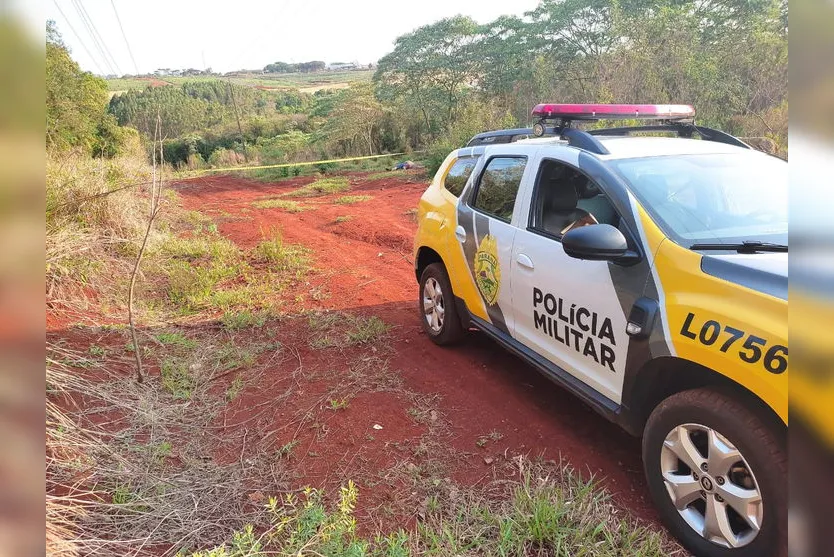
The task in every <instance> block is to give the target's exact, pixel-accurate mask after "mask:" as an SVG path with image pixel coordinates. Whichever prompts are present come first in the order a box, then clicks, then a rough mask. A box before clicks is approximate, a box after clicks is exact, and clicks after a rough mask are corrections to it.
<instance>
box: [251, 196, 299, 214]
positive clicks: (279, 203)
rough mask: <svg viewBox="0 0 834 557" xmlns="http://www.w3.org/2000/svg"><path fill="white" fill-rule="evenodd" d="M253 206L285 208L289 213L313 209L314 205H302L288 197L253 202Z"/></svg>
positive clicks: (259, 207)
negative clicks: (287, 198)
mask: <svg viewBox="0 0 834 557" xmlns="http://www.w3.org/2000/svg"><path fill="white" fill-rule="evenodd" d="M252 206H253V207H256V208H258V209H283V210H285V211H286V212H288V213H301V212H302V211H309V210H311V209H313V207H310V206H307V205H302V204H301V203H299V202H298V201H288V200H286V199H264V200H262V201H255V202H253V203H252Z"/></svg>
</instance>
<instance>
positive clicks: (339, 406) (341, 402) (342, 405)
mask: <svg viewBox="0 0 834 557" xmlns="http://www.w3.org/2000/svg"><path fill="white" fill-rule="evenodd" d="M329 406H330V409H331V410H334V411H335V410H344V409H346V408H347V407H348V406H350V401H349V400H348V399H346V398H333V399H330V404H329Z"/></svg>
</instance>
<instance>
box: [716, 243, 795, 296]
mask: <svg viewBox="0 0 834 557" xmlns="http://www.w3.org/2000/svg"><path fill="white" fill-rule="evenodd" d="M701 270H702V271H703V272H705V273H707V274H708V275H712V276H714V277H718V278H720V279H724V280H726V281H729V282H734V283H736V284H739V285H741V286H745V287H747V288H750V289H752V290H757V291H759V292H763V293H765V294H768V295H770V296H774V297H776V298H781V299H783V300H787V299H788V254H787V253H755V254H743V253H737V254H732V255H705V256H703V258H702V259H701Z"/></svg>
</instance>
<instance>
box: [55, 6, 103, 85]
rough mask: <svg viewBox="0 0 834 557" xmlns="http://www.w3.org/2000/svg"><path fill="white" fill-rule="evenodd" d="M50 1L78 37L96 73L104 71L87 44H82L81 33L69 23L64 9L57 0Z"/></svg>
mask: <svg viewBox="0 0 834 557" xmlns="http://www.w3.org/2000/svg"><path fill="white" fill-rule="evenodd" d="M52 2H53V3H54V4H55V7H56V8H58V11H59V12H60V13H61V17H63V18H64V23H66V24H67V27H69V28H70V31H72V34H73V35H75V38H76V39H78V43H79V44H80V45H81V47H82V48H83V49H84V51H85V52H86V53H87V56H89V57H90V60H92V61H93V64H94V65H95V67H96V69H98V73H100V74H103V73H104V72H103V71H102V70H101V65H99V63H98V60H96V57H95V56H93V53H92V52H90V49H89V48H87V45H86V44H84V41H82V40H81V35H79V34H78V32H77V31H76V30H75V27H73V26H72V23H70V20H69V18H67V14H65V13H64V10H62V9H61V6H60V4H58V1H57V0H52Z"/></svg>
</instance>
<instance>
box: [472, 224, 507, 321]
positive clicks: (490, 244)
mask: <svg viewBox="0 0 834 557" xmlns="http://www.w3.org/2000/svg"><path fill="white" fill-rule="evenodd" d="M474 268H475V284H476V285H477V286H478V291H479V292H480V293H481V296H483V298H484V301H485V302H486V303H487V304H489V305H494V304H495V302H496V300H498V290H499V289H500V288H501V267H500V265H499V264H498V241H497V240H496V239H495V236H492V235H490V234H487V235H486V236H484V239H483V240H481V244H480V245H479V246H478V251H476V252H475V265H474Z"/></svg>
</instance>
